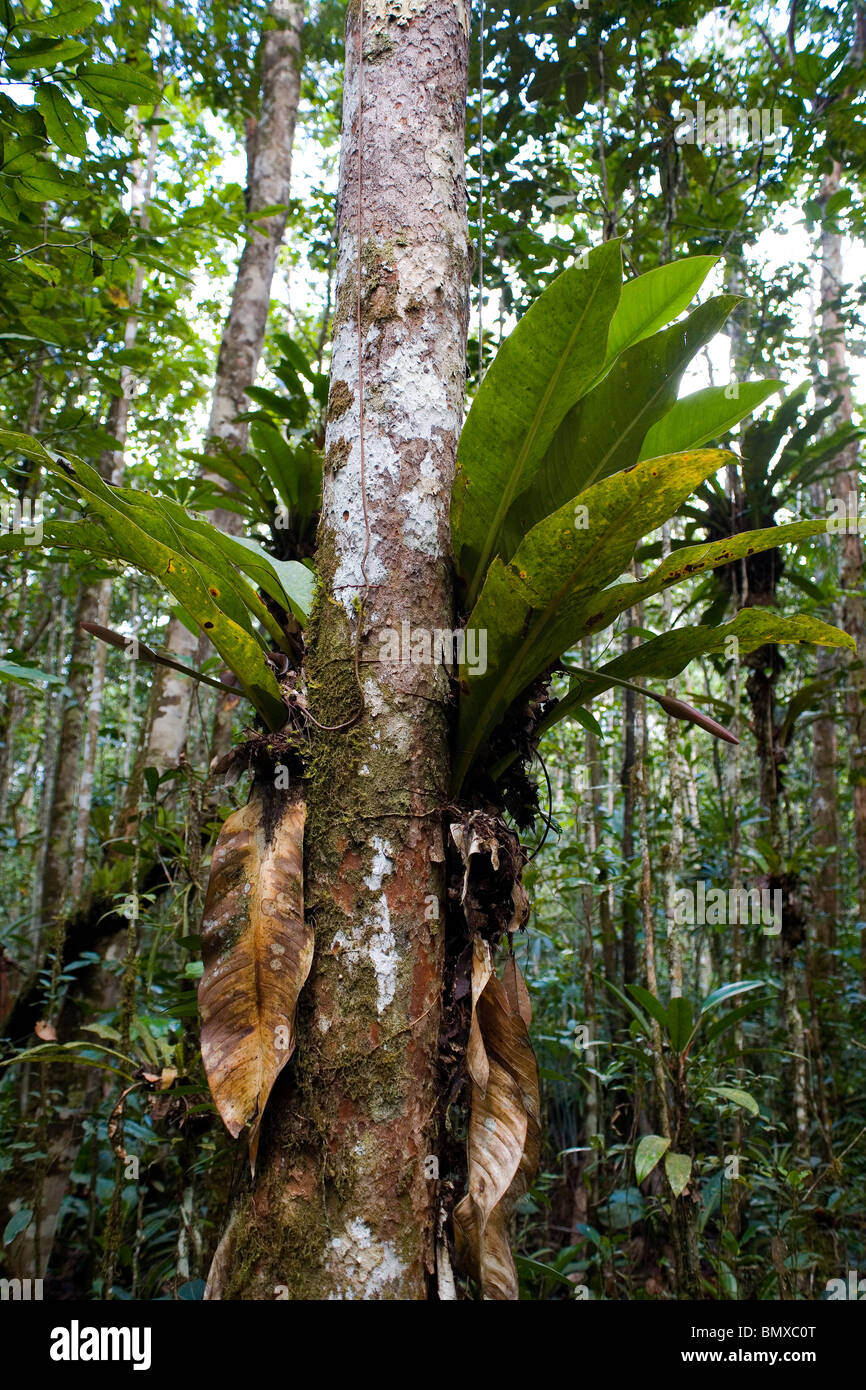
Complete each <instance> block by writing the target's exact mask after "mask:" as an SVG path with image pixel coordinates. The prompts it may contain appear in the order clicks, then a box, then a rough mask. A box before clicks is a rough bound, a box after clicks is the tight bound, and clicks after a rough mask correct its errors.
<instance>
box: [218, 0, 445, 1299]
mask: <svg viewBox="0 0 866 1390" xmlns="http://www.w3.org/2000/svg"><path fill="white" fill-rule="evenodd" d="M467 30H468V16H467V13H466V10H465V8H463V7H462V5H461V6H459V7H458V6H457V5H455V4H454V3H453V0H427V2H426V3H425V0H409V3H408V4H407V3H404V2H403V0H401V3H400V4H399V5H398V4H396V3H393V4H391V5H387V4H384V3H383V0H375V3H373V4H368V5H367V6H366V7H365V13H364V35H363V47H364V64H363V92H364V101H363V117H362V119H360V120H359V62H358V55H359V11H358V9H357V7H355V6H352V7H350V10H349V15H348V21H347V32H346V67H345V81H344V97H343V135H342V145H341V161H340V184H339V233H338V239H339V246H338V270H337V293H336V315H335V330H334V342H333V353H332V359H331V407H330V412H329V419H328V427H327V438H326V459H327V462H326V476H325V489H324V503H323V515H322V521H321V526H320V532H319V546H318V561H319V567H320V570H321V573H322V577H323V582H324V594H323V596H322V597H321V599H320V601H319V604H318V608H317V611H316V614H315V617H314V621H313V623H312V625H311V629H310V632H309V633H308V651H309V653H310V655H309V658H308V671H307V675H308V680H309V691H310V698H311V701H312V706H313V709H314V710H315V713H316V716H317V718H318V719H319V720H320V721H321V722H322V723H325V724H331V725H334V724H340V723H343V722H344V721H352V719H353V717H354V716H356V715H357V714H358V712H359V700H360V692H359V689H358V686H357V684H356V680H355V669H356V668H355V646H356V643H357V642H360V657H361V659H362V661H363V662H364V663H365V664H363V665H361V666H360V667H359V670H360V672H361V676H360V683H361V685H362V687H363V714H362V716H361V718H360V720H359V721H358V722H356V723H354V724H353V725H352V727H351V728H344V729H343V730H342V731H339V732H333V733H329V734H322V735H319V736H318V738H317V746H316V748H315V751H314V754H313V757H312V761H311V765H310V769H309V772H310V776H309V787H308V808H309V813H308V822H307V837H306V844H307V861H308V862H307V886H306V895H305V896H306V903H307V908H308V911H309V913H310V915H311V919H312V920H313V921H314V922H315V928H316V955H315V960H314V963H313V969H312V973H311V976H310V979H309V981H308V984H307V987H306V989H305V991H304V994H303V995H302V997H301V1007H300V1012H299V1020H298V1051H297V1055H296V1058H295V1059H294V1060H293V1062H292V1064H291V1065H290V1066H289V1067H288V1068H287V1069H286V1071H285V1072H284V1073H283V1076H282V1078H281V1080H280V1082H279V1083H278V1086H277V1088H276V1089H275V1092H274V1094H273V1096H272V1098H271V1101H270V1105H269V1109H268V1111H266V1112H265V1123H264V1128H263V1139H262V1144H261V1147H260V1149H259V1159H258V1167H257V1170H256V1179H255V1186H254V1188H253V1191H252V1193H251V1195H250V1197H249V1198H248V1199H247V1201H246V1202H245V1203H244V1205H243V1206H242V1208H241V1209H240V1211H239V1212H238V1213H237V1215H236V1217H235V1219H234V1221H233V1224H232V1226H231V1227H230V1230H229V1232H228V1233H227V1236H226V1238H225V1240H224V1242H223V1244H222V1247H221V1250H220V1252H219V1253H218V1256H217V1259H216V1261H215V1264H214V1269H213V1270H212V1273H211V1280H210V1287H209V1296H210V1297H224V1298H227V1297H235V1298H265V1299H271V1298H274V1297H289V1298H302V1299H304V1298H337V1299H344V1298H371V1299H377V1298H391V1299H424V1298H426V1297H427V1296H428V1291H429V1289H430V1287H431V1282H432V1280H433V1275H434V1265H433V1229H434V1217H435V1210H436V1190H437V1189H436V1183H435V1181H432V1180H431V1179H430V1178H428V1177H427V1176H425V1164H424V1160H425V1157H426V1155H427V1154H428V1153H431V1152H432V1153H435V1152H436V1140H435V1135H434V1133H433V1116H434V1114H435V1112H436V1110H437V1102H438V1095H437V1089H438V1088H437V1069H436V1061H437V1050H438V1030H439V999H440V992H441V974H442V959H443V935H444V915H445V914H444V904H443V902H442V894H443V867H442V866H443V859H444V847H443V836H442V824H441V817H440V813H439V809H440V806H441V803H442V800H443V798H444V796H445V795H446V788H447V785H448V745H447V718H446V698H447V680H446V678H445V674H444V671H443V670H442V668H441V667H439V666H423V665H408V664H407V665H400V664H391V663H390V662H385V661H380V660H378V659H377V658H378V657H379V655H380V652H381V644H380V641H379V636H380V634H381V633H382V632H383V630H384V629H385V628H389V627H390V628H396V629H397V630H399V628H400V624H401V622H402V621H403V620H404V619H405V620H409V621H410V622H411V623H412V625H413V626H415V627H424V628H427V629H432V628H436V627H442V626H447V625H448V624H449V622H450V618H451V615H452V596H451V577H450V563H449V556H450V542H449V528H448V509H449V499H450V494H451V485H452V476H453V469H454V460H455V454H456V444H457V437H458V433H459V429H460V423H461V415H462V404H463V393H464V382H465V334H466V326H467V288H468V255H467V244H466V209H465V188H464V174H463V148H464V114H465V100H466V69H467V50H468V36H467ZM359 147H360V149H361V151H362V153H363V196H362V203H361V209H360V211H361V232H360V246H359V228H358V216H359V207H358V189H359V174H360V170H359ZM359 263H360V269H361V283H360V299H361V305H360V315H358V304H357V301H358V295H359V275H358V272H359ZM358 319H359V320H360V327H359V322H358ZM359 338H360V339H361V340H362V350H361V359H362V363H363V387H362V386H361V363H359ZM362 393H363V411H364V415H363V445H362V442H361V429H360V426H361V419H362V416H361V409H362V407H361V400H362Z"/></svg>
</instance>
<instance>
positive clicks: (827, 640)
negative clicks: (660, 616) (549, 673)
mask: <svg viewBox="0 0 866 1390" xmlns="http://www.w3.org/2000/svg"><path fill="white" fill-rule="evenodd" d="M732 637H733V638H736V640H737V642H738V644H739V654H740V655H741V656H745V655H747V654H748V653H749V652H753V651H756V650H757V649H758V648H759V647H763V646H765V645H766V643H768V642H777V643H779V644H780V645H783V644H785V643H793V644H799V643H814V644H815V645H817V646H824V647H845V648H849V649H851V648H853V639H852V638H851V637H849V636H848V634H847V633H845V632H842V630H841V629H840V628H837V627H832V626H831V625H830V624H829V623H823V622H821V621H820V619H818V618H810V617H807V616H806V615H804V614H798V615H796V616H794V617H790V618H786V617H782V616H781V614H778V613H774V612H771V611H769V610H767V609H766V608H745V609H743V611H742V612H741V613H739V614H738V615H737V617H736V618H734V619H733V620H732V621H731V622H729V623H725V624H723V626H722V627H684V628H675V629H674V630H673V631H672V632H666V633H663V635H662V636H661V637H653V638H651V639H650V641H649V642H643V643H641V645H640V646H639V647H634V648H632V650H631V651H628V652H624V653H623V654H622V655H621V656H618V657H615V658H614V660H613V661H608V662H606V663H605V665H604V666H601V667H599V669H598V671H596V672H594V673H593V674H592V675H589V676H576V677H575V679H574V681H573V682H572V686H571V689H570V690H569V692H568V694H567V695H566V696H565V697H564V699H562V700H561V701H560V703H559V704H558V705H557V706H556V707H555V708H554V709H553V710H551V712H550V714H549V715H548V716H547V717H546V719H545V720H544V722H543V724H542V726H541V728H542V731H546V730H548V729H550V728H552V727H553V726H554V725H555V724H557V723H559V721H560V720H561V719H566V718H570V717H571V716H572V715H573V714H574V713H575V710H576V709H577V708H579V707H580V706H581V705H583V704H585V703H586V702H587V701H589V700H593V699H595V698H596V697H597V696H598V695H600V694H602V693H603V692H604V691H605V690H609V689H610V688H611V686H612V685H615V684H616V683H617V680H618V679H619V680H622V679H624V678H628V679H634V678H643V679H649V678H656V679H660V680H661V679H664V680H670V679H671V678H672V677H674V676H678V675H679V674H680V672H681V671H684V670H685V668H686V666H688V664H689V662H690V661H694V660H695V659H696V658H697V657H701V656H709V655H713V654H717V653H724V652H725V651H726V650H727V647H728V643H729V642H730V640H731V638H732Z"/></svg>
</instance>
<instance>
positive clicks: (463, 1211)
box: [454, 1058, 527, 1299]
mask: <svg viewBox="0 0 866 1390" xmlns="http://www.w3.org/2000/svg"><path fill="white" fill-rule="evenodd" d="M526 1125H527V1118H526V1108H525V1106H524V1104H523V1099H522V1097H521V1094H520V1088H519V1086H518V1085H517V1082H516V1081H515V1080H514V1077H513V1076H512V1075H511V1073H510V1072H509V1071H508V1070H507V1069H506V1068H505V1067H503V1066H502V1065H501V1064H500V1063H499V1062H497V1061H495V1060H494V1059H493V1058H491V1059H490V1070H489V1073H488V1078H487V1089H486V1091H485V1093H484V1094H483V1095H482V1094H481V1091H480V1090H479V1089H478V1087H477V1086H473V1088H472V1115H471V1119H470V1122H469V1191H468V1192H467V1194H466V1196H465V1197H464V1198H463V1199H462V1201H460V1202H458V1204H457V1206H456V1207H455V1208H454V1237H455V1242H456V1252H457V1260H458V1263H459V1264H460V1265H461V1266H462V1267H463V1268H464V1269H467V1270H468V1271H469V1272H470V1273H471V1274H473V1275H474V1277H475V1278H476V1279H477V1280H478V1283H479V1284H480V1286H481V1293H482V1296H483V1297H484V1298H491V1299H510V1298H516V1297H517V1276H516V1273H515V1271H514V1262H513V1260H512V1258H511V1250H510V1248H509V1244H508V1234H507V1216H506V1215H505V1213H504V1212H502V1211H501V1210H499V1214H498V1215H497V1216H496V1217H495V1218H494V1219H493V1220H492V1221H491V1217H492V1216H493V1213H494V1212H496V1211H497V1210H498V1209H499V1208H500V1204H501V1202H502V1199H503V1198H504V1196H505V1194H506V1192H507V1191H508V1189H509V1187H510V1186H511V1184H512V1182H513V1180H514V1178H515V1177H516V1175H517V1170H518V1168H519V1167H520V1160H521V1158H522V1157H523V1149H524V1145H525V1143H526Z"/></svg>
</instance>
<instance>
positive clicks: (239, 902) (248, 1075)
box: [198, 790, 313, 1171]
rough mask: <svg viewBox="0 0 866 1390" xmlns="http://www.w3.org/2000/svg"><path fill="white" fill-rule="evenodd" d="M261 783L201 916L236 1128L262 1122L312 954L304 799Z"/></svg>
mask: <svg viewBox="0 0 866 1390" xmlns="http://www.w3.org/2000/svg"><path fill="white" fill-rule="evenodd" d="M274 795H275V794H274V793H273V792H271V791H270V790H269V791H268V792H267V796H268V798H269V800H268V801H267V802H266V801H265V799H264V793H263V792H262V791H261V790H259V791H257V792H255V793H254V794H253V796H252V798H251V799H250V801H249V802H248V803H247V805H246V806H244V807H243V808H242V809H241V810H239V811H235V812H234V813H233V814H232V815H230V816H229V818H228V820H227V821H226V822H225V824H224V826H223V828H222V830H221V831H220V835H219V838H218V840H217V843H216V848H215V849H214V853H213V859H212V862H211V873H210V883H209V884H208V891H207V898H206V900H205V907H204V916H203V920H202V957H203V960H204V973H203V975H202V978H201V983H200V985H199V992H198V999H199V1009H200V1011H201V1020H202V1030H201V1045H202V1057H203V1059H204V1067H205V1072H206V1074H207V1079H208V1084H209V1085H210V1088H211V1093H212V1095H213V1098H214V1101H215V1102H216V1107H217V1109H218V1110H219V1113H220V1115H221V1117H222V1120H223V1123H224V1124H225V1126H226V1128H227V1130H228V1131H229V1133H230V1134H231V1135H232V1136H233V1138H237V1136H238V1135H239V1134H240V1132H241V1130H242V1128H243V1127H244V1125H245V1124H248V1123H250V1124H251V1126H252V1127H251V1130H250V1164H251V1166H252V1168H253V1171H255V1160H256V1152H257V1149H258V1137H259V1126H260V1124H261V1118H262V1113H263V1111H264V1108H265V1105H266V1104H267V1099H268V1096H269V1095H270V1093H271V1088H272V1086H273V1084H274V1082H275V1080H276V1078H277V1076H278V1075H279V1073H280V1072H281V1071H282V1069H283V1067H284V1066H285V1065H286V1062H287V1061H288V1060H289V1058H290V1057H291V1055H292V1053H293V1051H294V1049H295V1008H296V1006H297V1002H298V995H299V994H300V992H301V989H302V987H303V985H304V982H305V980H306V978H307V975H308V974H309V972H310V966H311V964H312V960H313V929H312V927H310V926H309V925H307V924H306V923H305V922H304V902H303V843H304V815H305V808H304V804H303V802H301V801H285V802H283V803H282V804H280V803H279V802H277V803H276V804H275V803H274V801H273V798H274Z"/></svg>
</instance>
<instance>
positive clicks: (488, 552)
mask: <svg viewBox="0 0 866 1390" xmlns="http://www.w3.org/2000/svg"><path fill="white" fill-rule="evenodd" d="M621 283H622V258H621V253H620V244H619V242H618V241H611V242H607V243H606V244H605V245H603V246H599V247H597V248H596V249H595V250H594V251H591V252H590V253H589V256H588V257H587V263H586V267H585V268H581V267H572V268H571V269H570V270H566V271H564V272H563V273H562V275H560V276H558V277H557V279H556V280H554V281H553V283H552V284H551V285H550V286H548V288H547V289H546V290H545V291H544V293H543V294H541V295H540V296H539V298H538V299H537V300H536V301H535V303H534V304H533V305H532V307H531V308H530V309H529V310H528V311H527V313H526V314H525V315H524V316H523V318H522V319H521V320H520V322H519V323H518V325H517V327H516V328H515V329H514V332H513V333H511V334H510V335H509V336H508V338H506V340H505V342H504V343H503V344H502V347H501V348H500V349H499V352H498V353H497V354H496V358H495V359H494V361H493V363H492V364H491V366H490V368H489V370H488V372H487V375H486V376H485V378H484V380H483V382H482V383H481V386H480V387H479V389H478V394H477V396H476V397H475V400H474V402H473V405H472V409H471V410H470V412H469V415H468V416H467V419H466V423H465V424H464V426H463V430H462V433H461V436H460V446H459V450H458V456H457V476H456V478H455V480H454V492H453V495H452V503H451V530H452V535H453V539H454V553H455V561H456V564H457V569H458V572H459V573H460V574H461V575H462V576H463V577H464V578H465V579H466V581H467V583H468V590H469V602H470V603H471V602H473V601H474V597H475V595H476V594H477V593H478V591H479V589H480V587H481V584H482V581H483V579H484V575H485V572H486V570H487V565H488V563H489V561H490V559H491V558H492V556H494V555H495V554H496V553H497V551H498V544H499V532H500V529H501V526H502V523H503V521H504V520H505V517H506V516H507V515H508V510H509V508H510V506H511V503H512V501H513V500H514V498H515V497H516V496H517V494H518V492H520V491H522V490H523V489H524V488H525V487H526V486H527V485H528V484H529V483H530V482H531V480H532V477H533V475H534V473H535V471H536V469H537V468H538V465H539V464H540V462H541V460H542V459H543V457H544V455H545V453H546V451H547V448H548V446H549V444H550V442H551V440H552V439H553V436H554V434H555V433H556V430H557V428H558V427H559V424H560V421H561V420H562V419H563V416H564V415H565V413H566V411H568V410H570V409H571V407H572V406H573V405H574V403H575V402H576V401H577V400H579V399H580V397H581V395H582V394H583V393H584V391H586V390H587V389H588V387H589V386H590V384H591V383H592V381H593V379H594V378H595V377H596V376H597V374H598V370H599V362H600V360H601V359H603V357H604V351H605V346H606V344H607V331H608V326H609V324H610V321H611V318H612V317H613V313H614V310H615V309H616V306H617V303H618V302H619V297H620V290H621Z"/></svg>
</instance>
